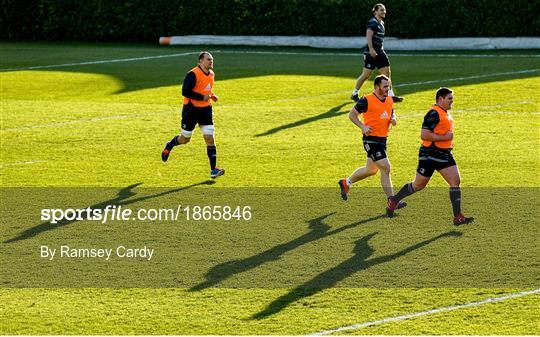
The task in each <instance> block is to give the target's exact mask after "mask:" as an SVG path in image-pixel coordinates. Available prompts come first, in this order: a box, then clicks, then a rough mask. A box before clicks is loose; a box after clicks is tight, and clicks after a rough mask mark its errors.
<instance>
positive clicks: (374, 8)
mask: <svg viewBox="0 0 540 337" xmlns="http://www.w3.org/2000/svg"><path fill="white" fill-rule="evenodd" d="M379 7H384V5H383V4H382V3H378V4H375V6H373V9H372V10H371V13H374V14H375V12H376V11H377V10H378V9H379Z"/></svg>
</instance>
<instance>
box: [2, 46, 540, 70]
mask: <svg viewBox="0 0 540 337" xmlns="http://www.w3.org/2000/svg"><path fill="white" fill-rule="evenodd" d="M212 53H224V54H265V55H304V56H309V55H312V56H357V57H361V56H362V52H361V51H359V52H358V53H305V52H275V51H248V50H236V51H235V50H214V51H212ZM196 54H199V52H198V51H197V52H186V53H176V54H165V55H154V56H143V57H132V58H125V59H112V60H98V61H86V62H74V63H62V64H49V65H43V66H32V67H21V68H4V69H0V72H8V71H19V70H34V69H48V68H63V67H72V66H80V65H91V64H106V63H117V62H133V61H144V60H153V59H160V58H168V57H179V56H187V55H196ZM389 55H390V57H393V56H398V57H402V56H403V57H421V56H425V57H473V58H483V57H487V58H491V57H496V58H498V57H502V58H507V57H510V58H516V57H519V58H535V57H540V54H531V55H512V54H501V55H497V54H421V53H411V54H408V53H407V54H398V53H396V54H393V53H389Z"/></svg>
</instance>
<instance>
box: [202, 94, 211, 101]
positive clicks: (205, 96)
mask: <svg viewBox="0 0 540 337" xmlns="http://www.w3.org/2000/svg"><path fill="white" fill-rule="evenodd" d="M210 97H211V96H210V95H203V98H202V100H203V101H205V102H208V101H209V100H210Z"/></svg>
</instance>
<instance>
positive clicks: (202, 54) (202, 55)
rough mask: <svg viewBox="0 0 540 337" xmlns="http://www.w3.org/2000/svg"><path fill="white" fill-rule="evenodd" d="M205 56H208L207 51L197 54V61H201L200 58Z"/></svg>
mask: <svg viewBox="0 0 540 337" xmlns="http://www.w3.org/2000/svg"><path fill="white" fill-rule="evenodd" d="M206 55H210V53H209V52H207V51H203V52H201V53H200V54H199V61H200V60H202V58H203V57H205V56H206Z"/></svg>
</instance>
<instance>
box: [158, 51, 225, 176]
mask: <svg viewBox="0 0 540 337" xmlns="http://www.w3.org/2000/svg"><path fill="white" fill-rule="evenodd" d="M213 69H214V58H213V57H212V54H210V53H209V52H202V53H200V54H199V64H198V65H197V66H196V67H194V68H193V69H191V70H190V71H189V72H188V73H187V75H186V77H185V78H184V81H183V82H182V96H184V104H183V108H182V127H181V130H180V135H177V136H174V137H173V138H172V139H171V140H170V141H169V142H167V144H165V148H164V149H163V151H162V152H161V159H162V160H163V161H167V159H169V155H170V153H171V151H172V149H173V148H174V147H175V146H178V145H181V144H187V143H188V142H189V141H190V139H191V135H192V134H193V130H194V129H195V126H196V125H197V124H199V127H200V129H201V132H202V134H203V137H204V140H205V142H206V154H207V155H208V160H209V161H210V177H211V178H212V179H215V178H217V177H219V176H221V175H223V174H225V170H224V169H222V168H219V167H217V166H216V162H217V150H216V144H215V140H214V122H213V120H212V101H214V102H216V101H217V100H218V97H217V96H216V95H215V94H214V93H213V92H212V88H213V87H214V71H213Z"/></svg>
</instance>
